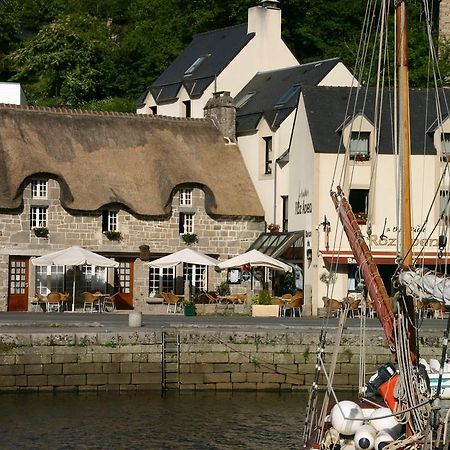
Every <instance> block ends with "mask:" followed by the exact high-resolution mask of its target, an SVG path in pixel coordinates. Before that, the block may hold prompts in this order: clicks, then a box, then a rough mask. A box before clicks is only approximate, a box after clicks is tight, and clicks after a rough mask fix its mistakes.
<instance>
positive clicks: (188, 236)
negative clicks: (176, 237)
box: [181, 233, 198, 245]
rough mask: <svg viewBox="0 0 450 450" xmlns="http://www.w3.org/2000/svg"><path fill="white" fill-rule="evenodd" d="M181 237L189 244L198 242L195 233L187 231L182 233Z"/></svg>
mask: <svg viewBox="0 0 450 450" xmlns="http://www.w3.org/2000/svg"><path fill="white" fill-rule="evenodd" d="M181 239H183V241H184V242H185V243H186V244H187V245H191V244H196V243H197V242H198V237H197V235H196V234H195V233H185V234H182V235H181Z"/></svg>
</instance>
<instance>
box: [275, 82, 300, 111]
mask: <svg viewBox="0 0 450 450" xmlns="http://www.w3.org/2000/svg"><path fill="white" fill-rule="evenodd" d="M299 90H300V85H299V84H294V85H292V86H291V87H290V88H289V89H288V90H287V91H286V92H285V93H284V94H283V95H282V96H281V97H280V98H279V99H278V101H277V103H276V105H275V108H282V107H283V106H285V105H286V103H287V102H288V101H289V100H290V99H291V98H292V97H293V96H294V95H295V94H297V92H298V91H299Z"/></svg>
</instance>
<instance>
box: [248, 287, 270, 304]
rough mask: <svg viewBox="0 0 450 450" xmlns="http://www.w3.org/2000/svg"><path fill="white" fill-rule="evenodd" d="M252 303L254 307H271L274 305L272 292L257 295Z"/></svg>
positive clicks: (262, 292)
mask: <svg viewBox="0 0 450 450" xmlns="http://www.w3.org/2000/svg"><path fill="white" fill-rule="evenodd" d="M252 303H253V304H254V305H271V304H272V297H271V295H270V292H269V291H268V290H266V289H264V290H263V291H261V293H260V294H258V295H255V296H254V297H253V298H252Z"/></svg>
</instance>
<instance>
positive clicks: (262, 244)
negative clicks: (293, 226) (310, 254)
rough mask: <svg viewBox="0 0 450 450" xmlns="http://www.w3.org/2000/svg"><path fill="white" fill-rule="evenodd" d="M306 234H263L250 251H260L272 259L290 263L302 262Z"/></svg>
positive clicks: (291, 232)
mask: <svg viewBox="0 0 450 450" xmlns="http://www.w3.org/2000/svg"><path fill="white" fill-rule="evenodd" d="M304 241H305V240H304V232H303V231H289V232H283V233H262V234H261V235H260V236H259V237H258V238H257V239H256V241H255V242H254V243H253V244H252V245H251V246H250V247H249V248H248V250H259V251H260V252H262V253H265V254H266V255H269V256H271V257H272V258H280V259H282V260H285V261H290V262H298V263H300V262H302V261H303V254H304Z"/></svg>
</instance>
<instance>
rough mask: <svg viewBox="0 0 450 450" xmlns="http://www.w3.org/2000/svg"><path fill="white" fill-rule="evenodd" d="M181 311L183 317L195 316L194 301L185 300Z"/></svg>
mask: <svg viewBox="0 0 450 450" xmlns="http://www.w3.org/2000/svg"><path fill="white" fill-rule="evenodd" d="M183 310H184V315H185V316H196V315H197V308H196V307H195V302H194V300H191V299H189V300H185V301H184V302H183Z"/></svg>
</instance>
